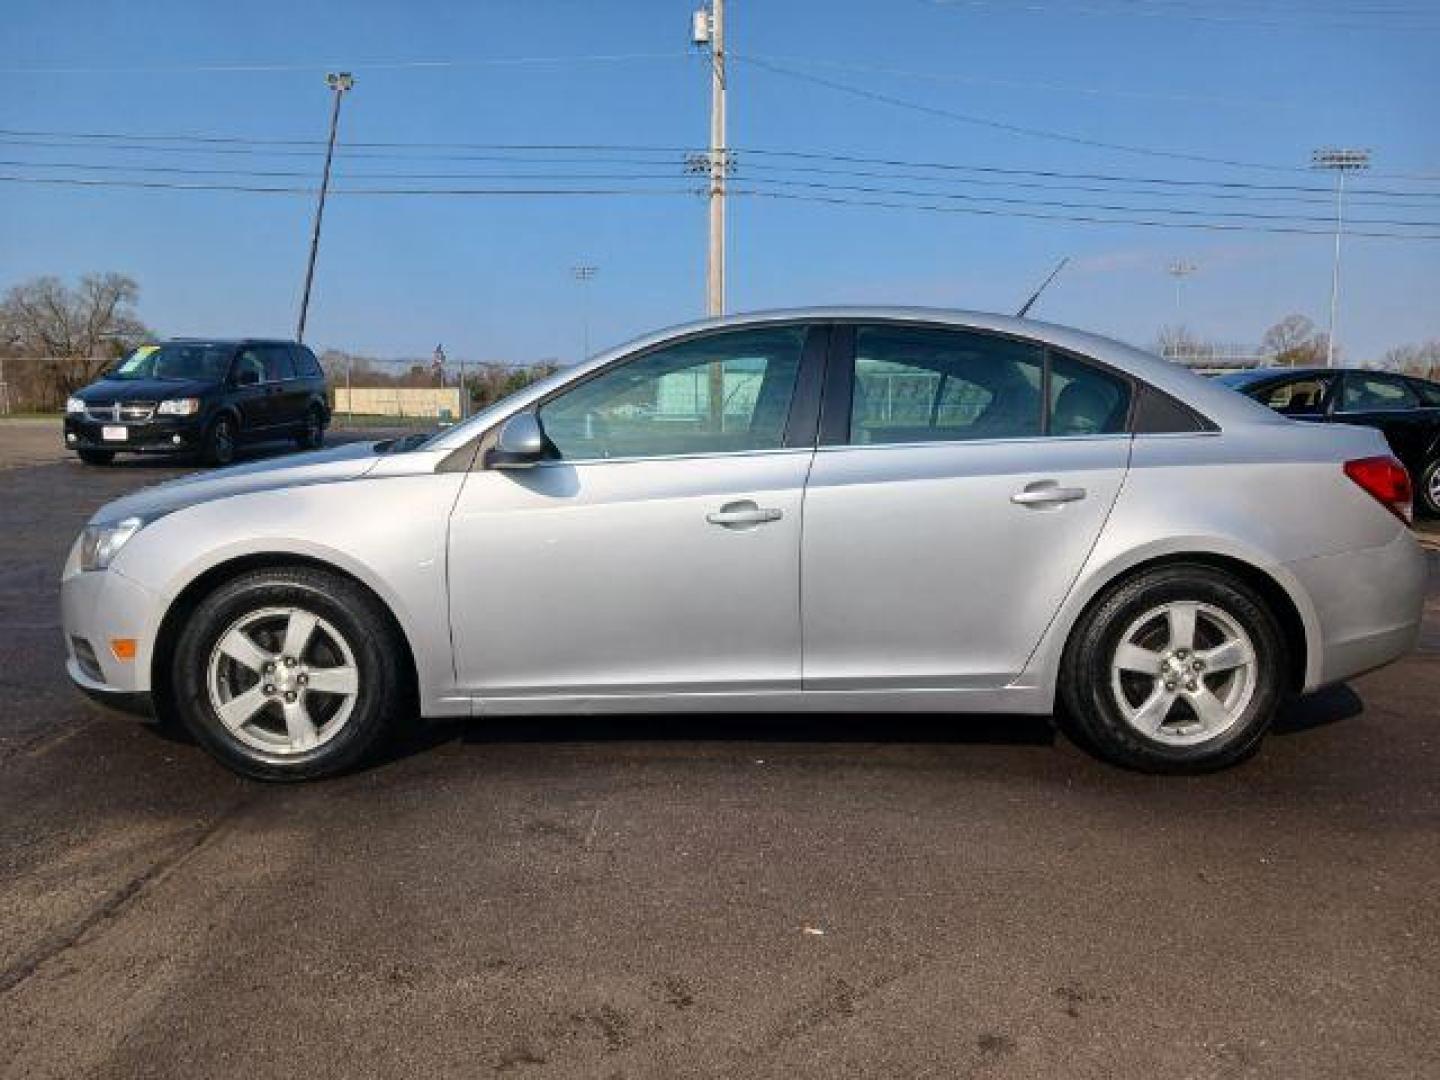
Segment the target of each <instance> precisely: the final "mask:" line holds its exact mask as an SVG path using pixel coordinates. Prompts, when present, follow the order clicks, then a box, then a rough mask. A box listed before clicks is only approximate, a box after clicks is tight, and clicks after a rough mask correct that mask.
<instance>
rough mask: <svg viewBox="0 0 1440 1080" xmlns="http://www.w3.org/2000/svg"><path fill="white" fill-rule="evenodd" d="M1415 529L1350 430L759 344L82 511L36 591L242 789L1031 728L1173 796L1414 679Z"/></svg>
mask: <svg viewBox="0 0 1440 1080" xmlns="http://www.w3.org/2000/svg"><path fill="white" fill-rule="evenodd" d="M1410 499H1411V493H1410V486H1409V478H1408V476H1407V475H1406V473H1405V470H1404V469H1403V468H1402V467H1401V466H1400V465H1399V464H1398V463H1397V462H1396V461H1395V460H1394V459H1393V458H1391V457H1390V456H1389V453H1388V451H1387V449H1386V445H1385V443H1384V440H1383V439H1382V437H1381V436H1380V434H1379V433H1378V432H1375V431H1371V430H1367V429H1361V428H1348V427H1340V426H1325V427H1321V426H1318V425H1307V424H1301V423H1296V422H1293V421H1291V420H1287V419H1285V418H1284V417H1281V416H1277V415H1276V414H1275V413H1273V412H1271V411H1270V410H1268V409H1266V408H1264V407H1263V406H1261V405H1258V404H1256V403H1255V402H1253V401H1250V400H1248V399H1247V398H1244V397H1242V396H1241V395H1239V394H1236V393H1234V392H1232V391H1230V390H1227V389H1225V388H1224V387H1221V386H1217V385H1215V384H1213V383H1210V382H1207V381H1205V380H1203V379H1201V378H1199V377H1197V376H1195V375H1192V374H1190V373H1189V372H1187V371H1184V370H1182V369H1180V368H1177V367H1175V366H1173V365H1171V364H1168V363H1165V362H1164V361H1161V360H1159V359H1157V358H1155V357H1154V356H1151V355H1149V354H1146V353H1143V352H1139V351H1137V350H1135V349H1132V348H1129V347H1127V346H1124V345H1121V344H1118V343H1116V342H1114V341H1109V340H1106V339H1103V338H1099V337H1095V336H1092V335H1089V334H1085V333H1081V332H1079V331H1075V330H1069V329H1065V328H1062V327H1057V326H1050V325H1045V324H1042V323H1035V322H1029V321H1022V320H1015V319H1009V318H1004V317H1000V316H993V315H980V314H967V313H958V312H950V311H928V310H916V309H890V308H876V309H869V308H866V309H854V308H826V309H812V310H801V311H785V312H771V313H765V314H758V315H750V316H744V317H736V318H728V319H723V320H717V321H710V322H705V323H699V324H695V325H691V326H685V327H681V328H678V329H673V330H669V331H666V332H663V333H659V334H655V335H653V336H650V337H647V338H645V339H642V340H640V341H637V342H634V343H632V344H630V345H628V346H625V347H623V348H620V349H617V350H615V351H613V352H610V353H608V354H605V355H602V356H600V357H598V358H596V359H594V360H593V361H590V362H588V363H585V364H583V365H580V366H579V367H576V368H571V369H568V370H566V371H563V372H561V373H560V374H559V375H557V376H555V377H553V378H551V379H549V380H547V381H545V382H543V383H539V384H536V385H534V386H532V387H530V388H528V389H526V390H524V391H522V392H520V393H518V394H516V395H514V396H513V397H511V398H509V399H507V400H505V401H503V402H501V403H500V404H498V405H496V406H494V407H492V408H491V409H489V410H487V411H485V412H484V413H482V414H480V415H478V416H476V417H474V418H473V419H471V420H470V421H469V422H467V423H465V424H462V425H459V426H457V427H454V428H451V429H449V430H447V431H444V432H442V433H441V434H439V435H436V436H433V437H430V438H426V439H418V438H417V439H409V440H399V441H395V442H390V443H379V444H357V445H352V446H346V447H340V448H337V449H333V450H329V451H322V452H319V453H315V454H309V455H306V456H303V457H299V458H290V459H286V460H281V461H274V462H261V463H256V464H250V465H242V466H239V467H235V468H229V469H223V470H220V471H217V472H212V473H208V474H200V475H196V476H193V477H189V478H185V479H181V480H178V481H174V482H171V483H168V484H162V485H160V486H158V487H154V488H150V489H148V490H145V491H141V492H139V493H137V494H135V495H132V496H129V497H127V498H124V499H121V500H119V501H117V502H114V503H111V504H110V505H108V506H106V507H104V508H102V509H101V510H100V511H99V512H98V513H97V514H96V515H95V517H94V518H93V519H92V521H91V522H90V524H89V525H88V526H87V527H86V529H85V531H84V533H83V534H82V536H81V537H80V538H79V539H78V540H77V542H76V544H75V547H74V549H73V551H72V552H71V554H70V558H69V560H68V562H67V564H66V567H65V570H64V579H63V585H62V600H63V608H64V625H65V635H66V642H67V645H68V648H69V672H70V675H71V677H72V679H73V680H74V681H75V682H76V683H77V684H79V685H80V686H81V687H82V688H83V689H85V690H87V691H89V692H90V693H92V694H93V695H95V696H98V697H102V698H110V699H120V700H125V699H129V700H130V701H132V702H133V701H135V700H139V701H140V702H142V703H146V704H149V705H150V706H152V707H155V708H157V709H162V711H164V712H166V713H167V714H172V715H176V716H178V717H179V719H180V720H181V721H183V723H184V724H185V725H186V726H187V727H188V728H189V730H190V731H191V732H192V733H193V734H194V736H195V737H196V739H197V740H199V741H200V742H201V743H202V744H203V745H204V746H205V747H207V748H208V749H209V750H210V751H212V752H213V753H214V754H215V755H216V756H217V757H219V758H220V759H221V760H222V761H224V762H225V763H226V764H228V765H230V766H231V767H233V768H235V769H237V770H238V771H240V772H242V773H245V774H248V775H250V776H255V777H261V778H266V779H298V778H304V777H314V776H319V775H323V774H327V773H332V772H335V771H338V770H342V769H346V768H349V767H351V766H353V765H355V764H356V763H357V762H359V761H361V760H362V759H364V758H365V757H366V756H367V755H369V754H371V753H373V752H374V751H375V749H376V748H377V746H378V745H379V744H380V743H381V741H382V740H383V739H384V737H385V736H386V735H387V733H389V732H390V731H392V730H393V729H394V728H395V727H396V725H397V724H399V723H400V722H402V721H404V720H406V719H408V718H412V717H414V716H415V715H416V714H417V713H418V714H419V715H421V716H426V717H440V716H477V717H480V718H481V719H483V718H485V717H488V716H498V715H505V714H554V713H607V712H641V711H665V712H672V713H682V712H687V711H735V712H740V711H767V712H768V711H784V710H804V711H810V712H838V711H854V710H864V711H885V712H889V711H902V710H904V711H925V712H946V713H973V712H992V713H993V712H999V713H1032V714H1035V713H1038V714H1049V713H1054V714H1056V719H1057V721H1058V722H1059V723H1060V725H1061V726H1062V727H1063V728H1064V729H1065V730H1066V731H1067V732H1069V733H1070V734H1071V735H1072V736H1073V737H1074V738H1076V740H1077V741H1079V742H1081V743H1082V744H1083V745H1085V746H1086V747H1088V748H1090V749H1092V750H1093V751H1095V752H1097V753H1099V754H1101V755H1103V756H1104V757H1106V758H1108V759H1110V760H1112V761H1115V762H1117V763H1120V764H1123V765H1127V766H1131V767H1135V768H1141V769H1148V770H1155V771H1193V770H1197V769H1208V768H1216V767H1220V766H1224V765H1228V764H1231V763H1234V762H1236V761H1239V760H1241V759H1242V758H1244V757H1245V756H1246V755H1248V754H1249V753H1251V752H1252V751H1253V750H1254V749H1255V747H1256V746H1257V745H1258V744H1259V742H1260V739H1261V738H1262V737H1263V735H1264V734H1265V731H1266V729H1267V727H1268V726H1269V724H1270V722H1271V719H1272V717H1273V716H1274V715H1275V711H1276V708H1277V706H1278V705H1279V704H1280V702H1281V701H1282V700H1283V699H1284V698H1285V697H1286V695H1288V694H1292V693H1299V692H1304V691H1309V690H1313V689H1315V688H1316V687H1319V686H1322V685H1325V684H1327V683H1332V682H1335V681H1337V680H1341V679H1345V678H1347V677H1349V676H1351V675H1354V674H1356V673H1357V672H1361V671H1364V670H1366V669H1369V668H1373V667H1376V666H1377V665H1380V664H1384V663H1387V662H1389V661H1391V660H1394V659H1395V658H1396V657H1398V656H1401V655H1402V654H1404V653H1405V652H1406V651H1407V650H1409V649H1410V648H1412V646H1413V644H1414V642H1415V640H1416V636H1417V634H1418V630H1419V624H1420V616H1421V606H1422V596H1423V588H1422V585H1423V577H1424V573H1425V566H1424V560H1423V556H1422V553H1421V551H1420V549H1419V547H1418V546H1417V545H1416V543H1415V541H1414V539H1413V538H1412V537H1411V535H1410V531H1409V529H1408V528H1407V518H1408V516H1409V514H1410Z"/></svg>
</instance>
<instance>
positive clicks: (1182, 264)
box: [1165, 259, 1200, 325]
mask: <svg viewBox="0 0 1440 1080" xmlns="http://www.w3.org/2000/svg"><path fill="white" fill-rule="evenodd" d="M1198 269H1200V268H1199V267H1198V266H1196V265H1195V264H1194V263H1192V262H1187V261H1186V260H1185V259H1176V260H1175V261H1174V262H1172V263H1171V264H1170V265H1169V266H1167V267H1166V268H1165V272H1166V273H1167V274H1169V275H1170V276H1171V277H1173V278H1174V279H1175V322H1176V323H1178V324H1180V325H1184V322H1185V320H1184V319H1183V318H1182V317H1181V312H1180V286H1181V285H1182V284H1183V283H1184V281H1185V279H1186V278H1187V277H1189V276H1190V275H1191V274H1193V273H1195V271H1196V270H1198Z"/></svg>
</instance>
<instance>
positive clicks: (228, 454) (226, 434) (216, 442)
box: [200, 415, 235, 465]
mask: <svg viewBox="0 0 1440 1080" xmlns="http://www.w3.org/2000/svg"><path fill="white" fill-rule="evenodd" d="M200 453H201V456H202V457H204V458H205V463H206V464H207V465H229V464H230V463H231V462H232V461H234V460H235V421H234V420H232V419H231V418H230V417H228V416H224V415H221V416H217V417H216V418H215V419H214V420H213V421H212V422H211V424H210V426H209V427H208V428H207V429H206V430H205V441H204V442H203V443H202V444H201V447H200Z"/></svg>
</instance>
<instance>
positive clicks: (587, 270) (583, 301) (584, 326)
mask: <svg viewBox="0 0 1440 1080" xmlns="http://www.w3.org/2000/svg"><path fill="white" fill-rule="evenodd" d="M599 271H600V268H599V267H598V266H591V265H588V264H583V263H582V264H580V265H578V266H572V267H570V276H571V277H573V278H574V279H575V280H576V281H577V282H579V287H580V339H581V342H582V349H581V352H580V359H581V361H582V362H583V361H585V360H589V359H590V282H592V281H594V280H595V275H596V274H597V273H599Z"/></svg>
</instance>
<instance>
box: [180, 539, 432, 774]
mask: <svg viewBox="0 0 1440 1080" xmlns="http://www.w3.org/2000/svg"><path fill="white" fill-rule="evenodd" d="M271 608H279V609H297V608H298V609H300V610H302V611H305V612H308V613H311V614H314V615H317V616H319V618H320V619H322V620H324V622H325V623H329V624H330V627H331V628H332V629H333V630H334V631H336V632H338V634H339V635H340V636H341V637H342V638H343V640H344V645H345V646H346V647H348V649H349V650H350V653H351V654H352V656H353V662H354V667H355V669H356V672H357V673H358V678H357V690H356V692H355V694H354V697H353V704H352V705H351V707H350V710H349V712H348V715H346V716H343V717H341V718H340V719H339V721H338V722H337V723H336V727H335V730H333V731H330V732H329V733H328V734H327V733H326V730H325V728H326V725H325V724H324V723H322V722H321V721H322V720H323V710H324V709H326V708H328V707H329V706H330V705H332V704H334V699H333V698H329V697H327V696H326V695H323V694H322V695H319V696H318V698H317V697H316V696H314V695H312V694H310V693H309V692H306V691H301V694H300V697H301V702H302V704H304V703H307V702H309V703H311V704H310V706H309V708H310V709H311V710H312V712H310V713H309V714H308V715H310V716H313V717H314V718H315V719H316V731H317V732H318V733H319V736H320V737H321V741H320V742H319V744H318V745H316V746H313V747H311V748H309V749H301V750H294V749H289V748H285V747H283V746H280V745H278V741H280V740H283V739H284V738H285V731H286V729H287V727H288V725H287V724H286V722H285V720H284V719H283V717H284V708H285V706H283V705H282V704H281V702H280V701H279V700H278V696H279V695H267V699H266V704H265V705H263V706H262V707H261V708H260V710H259V711H258V712H257V713H255V714H254V718H253V719H254V725H253V726H251V725H246V727H245V728H244V730H243V732H242V733H238V734H237V732H234V731H232V730H231V729H229V728H227V727H226V725H225V723H224V722H223V721H222V720H221V718H220V714H219V712H218V711H217V705H216V698H215V696H214V695H212V693H211V686H210V683H211V660H212V657H214V656H215V655H217V646H218V644H219V642H220V640H221V638H222V636H224V635H225V634H226V633H227V632H228V631H229V630H231V628H232V627H234V626H235V625H237V623H239V622H241V621H242V620H245V619H246V618H256V617H261V618H263V612H264V611H265V610H266V609H271ZM257 613H262V614H259V615H257ZM259 632H262V631H257V633H259ZM398 637H399V631H398V630H397V629H395V626H394V622H393V620H392V619H391V617H390V614H389V612H388V611H386V610H385V608H384V606H383V605H382V604H381V603H380V602H379V601H378V600H377V599H376V598H375V597H374V596H373V595H372V594H371V593H370V592H368V591H367V590H366V589H364V588H363V587H361V586H360V585H358V584H356V583H355V582H354V581H352V580H350V579H349V578H345V577H342V576H341V575H338V574H333V573H328V572H326V571H323V570H317V569H314V568H311V567H292V568H275V569H264V570H254V571H250V572H248V573H243V574H240V575H239V576H237V577H235V578H234V579H232V580H230V581H227V582H225V584H223V585H221V586H220V587H219V588H217V589H216V590H215V591H214V592H212V593H211V594H210V595H208V596H206V597H205V598H204V599H203V600H202V601H201V602H200V603H199V605H198V606H197V607H196V608H195V610H194V611H193V612H192V613H191V614H190V616H189V619H188V622H187V624H186V626H185V627H184V628H183V630H182V631H181V633H180V635H179V642H178V648H177V649H176V650H175V656H174V660H173V661H172V669H171V681H170V685H171V686H172V687H174V692H173V706H174V709H173V711H174V712H175V714H176V715H177V716H178V718H179V719H180V720H181V721H182V722H183V723H184V725H185V727H186V728H187V729H188V730H189V731H190V733H191V734H192V735H193V736H194V737H195V739H196V741H197V742H199V743H200V744H201V745H202V746H204V747H205V749H207V750H209V751H210V753H212V754H213V755H214V756H215V757H217V758H218V759H219V760H220V761H221V762H222V763H223V764H225V765H226V766H228V767H229V768H230V769H233V770H234V771H235V772H237V773H240V774H241V775H243V776H248V777H251V778H253V779H256V780H276V781H293V780H311V779H315V778H317V777H322V776H330V775H333V774H335V773H340V772H344V771H346V770H347V769H351V768H354V767H355V766H356V765H358V764H360V763H361V762H362V761H364V760H366V759H367V758H368V757H369V756H370V755H372V754H373V753H374V752H375V751H376V750H377V749H379V747H380V746H381V745H383V743H384V741H385V739H386V737H387V736H388V735H389V734H390V733H392V732H394V731H397V730H399V729H400V728H401V727H402V726H403V724H404V722H405V721H406V720H407V719H408V714H409V713H410V712H413V696H412V694H411V693H410V689H409V687H410V682H409V680H408V677H407V669H406V667H405V666H404V664H403V661H402V659H401V658H402V657H403V656H404V655H405V653H404V646H403V643H402V642H401V641H400V640H398ZM317 638H318V639H319V644H318V645H317V644H314V641H315V639H317ZM250 640H251V641H258V640H259V639H258V638H257V637H256V636H255V635H254V634H251V635H250ZM269 640H270V641H271V642H272V644H273V643H274V639H273V638H271V639H269ZM311 640H312V646H311V648H312V650H313V649H315V648H320V649H324V648H326V647H327V646H328V644H329V642H330V639H329V638H328V635H327V631H326V630H325V629H324V624H323V623H322V624H321V628H320V629H318V630H317V631H316V632H315V634H314V635H313V636H312V639H311ZM262 647H263V646H262ZM266 651H267V652H273V651H275V650H274V649H267V650H266ZM301 659H302V667H301V670H304V662H305V657H303V656H302V658H301ZM319 659H323V658H319ZM310 660H311V661H314V662H316V663H317V665H318V666H322V667H323V666H324V664H320V663H319V660H318V659H317V658H316V657H315V655H314V654H313V651H312V653H311V656H310ZM310 670H316V668H311V669H310ZM249 678H250V679H252V680H253V682H252V683H251V686H250V688H251V689H254V688H255V686H256V685H258V684H260V683H262V682H263V681H264V680H265V678H266V677H265V676H264V675H263V674H261V673H259V672H255V673H251V674H250V675H249ZM270 678H276V676H271V677H270ZM226 689H227V690H228V686H227V688H226ZM262 689H264V688H263V687H262ZM342 704H343V702H342ZM338 715H339V713H338V712H336V713H334V714H332V716H338ZM269 738H274V739H275V740H277V743H276V745H275V748H274V749H267V748H266V746H260V747H257V746H256V745H253V743H254V742H256V741H262V742H263V741H265V740H266V739H269ZM267 745H269V744H268V743H267Z"/></svg>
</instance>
